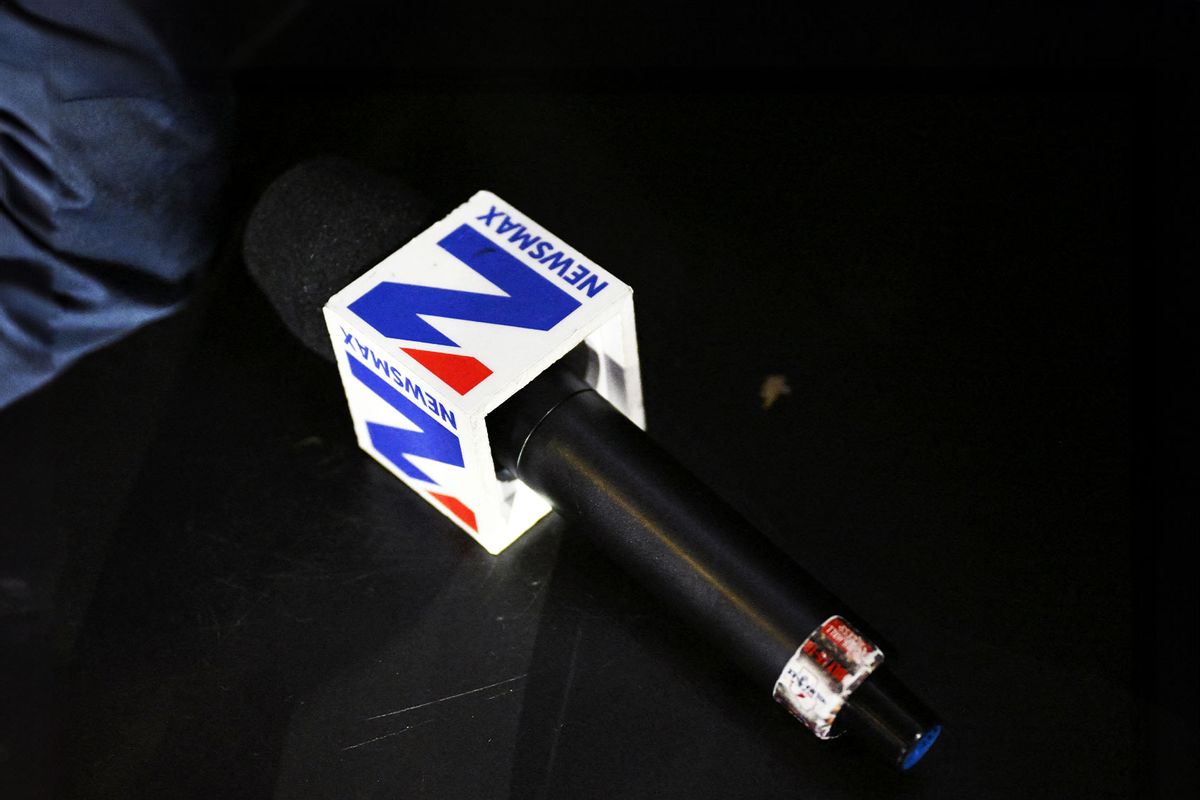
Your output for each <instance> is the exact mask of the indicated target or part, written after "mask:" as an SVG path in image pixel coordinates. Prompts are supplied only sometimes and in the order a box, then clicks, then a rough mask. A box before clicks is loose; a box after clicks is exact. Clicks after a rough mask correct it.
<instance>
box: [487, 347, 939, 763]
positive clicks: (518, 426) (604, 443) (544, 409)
mask: <svg viewBox="0 0 1200 800" xmlns="http://www.w3.org/2000/svg"><path fill="white" fill-rule="evenodd" d="M488 430H489V434H490V437H491V440H492V449H493V452H494V454H495V456H496V460H497V463H498V464H499V465H500V466H501V467H502V468H504V469H507V470H509V471H511V472H512V473H513V474H515V475H517V476H518V477H520V479H521V480H522V481H524V482H525V483H526V484H528V485H529V486H530V487H532V488H533V489H534V490H536V491H537V492H538V493H540V494H541V495H542V496H543V497H545V498H546V499H547V500H548V501H549V502H550V503H551V505H553V506H554V508H555V510H557V511H558V512H559V513H560V514H562V515H563V516H564V517H566V518H568V519H571V520H574V521H576V522H577V523H579V527H580V529H581V530H583V531H585V532H587V533H588V534H589V535H591V536H592V537H594V538H595V540H596V541H597V542H598V543H599V544H600V546H601V547H602V548H603V549H604V550H605V551H607V552H608V553H609V554H610V555H611V556H612V557H613V558H614V559H615V560H616V561H618V562H619V563H621V564H622V565H623V566H625V567H626V568H627V569H628V570H629V571H630V572H631V573H633V574H634V575H635V576H636V577H637V578H639V579H640V580H641V581H642V583H643V584H644V585H645V586H646V587H648V588H649V589H650V590H651V591H654V592H656V593H657V594H658V595H659V596H660V597H661V598H662V599H663V600H664V601H665V602H667V603H668V604H669V605H670V606H671V607H672V608H673V609H674V610H675V612H676V613H678V614H679V615H681V616H682V617H683V618H685V619H686V620H688V621H689V622H690V623H691V624H693V625H694V626H695V627H696V628H697V629H698V630H700V631H701V632H703V633H705V634H708V635H709V636H710V637H712V639H713V640H714V643H715V644H716V645H718V646H719V647H720V648H721V650H722V651H723V652H724V653H725V654H726V655H728V656H729V657H730V658H731V659H732V660H733V661H735V662H736V663H738V664H739V665H740V666H741V667H742V668H743V669H744V670H745V671H746V673H747V674H748V675H749V676H750V678H751V679H752V680H753V681H754V682H755V683H756V684H757V685H759V686H760V687H762V691H763V693H764V695H767V696H769V695H770V694H771V693H772V692H773V690H774V687H775V682H776V680H777V679H778V678H779V675H780V673H781V672H782V671H783V669H784V666H785V665H786V664H787V663H788V660H789V659H790V658H791V657H792V655H793V654H794V653H795V652H796V650H797V648H798V647H800V645H801V644H802V643H803V642H804V641H805V639H807V638H808V637H809V636H810V635H811V634H812V633H813V631H815V630H816V629H817V628H818V627H819V626H820V625H821V624H822V623H823V622H825V620H827V619H829V618H830V617H831V616H834V615H835V614H836V615H843V616H847V617H848V618H850V621H851V622H852V623H853V624H855V625H860V624H861V623H860V621H858V620H854V619H853V618H852V617H851V615H850V614H849V613H848V609H847V607H846V605H845V604H844V603H842V602H840V601H839V600H837V598H835V597H834V596H833V595H832V594H831V593H830V592H829V591H827V590H826V589H825V588H824V587H822V586H821V585H820V584H819V583H818V582H817V581H816V580H815V579H814V578H813V577H812V576H810V575H809V574H808V573H806V572H805V571H804V570H802V569H801V568H800V567H799V566H798V565H797V564H796V563H795V562H794V561H793V560H792V559H790V558H789V557H788V556H787V555H786V554H784V553H783V552H781V551H780V550H779V549H778V548H776V547H775V546H774V545H773V544H772V543H771V542H770V541H769V540H768V539H767V538H766V537H765V536H764V535H763V534H761V533H760V532H759V531H758V530H756V529H755V528H754V527H753V526H752V525H751V524H750V523H749V522H747V521H746V520H745V519H744V518H743V517H742V516H741V515H740V514H739V513H738V512H737V511H735V510H734V509H733V508H732V507H730V506H729V504H727V503H726V502H725V501H724V500H722V499H721V498H720V497H718V496H717V495H716V494H715V493H714V492H712V491H711V490H710V489H708V488H707V487H706V486H704V485H703V484H702V483H701V482H700V481H699V480H698V479H696V478H695V477H694V476H693V475H692V474H691V473H690V472H689V471H688V470H687V469H686V468H684V467H683V466H682V465H681V464H680V463H679V462H678V461H676V460H675V459H674V458H672V457H671V456H670V455H669V454H668V453H666V452H665V451H664V450H662V449H661V448H660V447H659V446H658V445H656V444H655V443H654V442H653V441H652V440H651V439H650V438H649V437H648V436H647V435H646V433H645V432H644V431H642V430H641V429H640V428H638V427H637V426H636V425H635V424H634V423H633V422H631V421H630V420H629V419H628V418H627V417H625V415H623V414H622V413H621V412H620V411H618V410H617V409H616V408H615V407H613V406H612V405H611V404H610V403H608V401H606V400H605V399H604V398H602V397H601V396H600V395H599V394H597V393H596V392H595V391H594V390H593V389H591V388H590V387H589V386H588V385H587V384H586V383H584V382H583V381H582V380H581V379H580V378H578V377H577V376H576V375H575V374H573V373H572V372H571V371H570V370H568V369H566V368H565V367H563V366H561V365H559V366H556V367H553V368H551V369H550V370H548V371H547V372H545V373H543V375H541V376H539V377H538V378H537V379H536V380H534V381H533V382H532V383H531V384H530V385H529V386H527V387H525V388H524V389H522V390H521V391H520V392H518V393H517V394H516V395H514V396H513V397H512V398H511V399H509V400H508V401H507V402H506V403H504V404H503V405H502V406H501V407H500V408H498V409H496V410H495V411H494V412H492V414H491V415H490V416H489V418H488ZM836 725H837V727H836V728H835V730H837V729H845V730H848V731H851V732H854V733H863V734H866V735H865V736H863V738H864V739H867V740H870V741H871V742H872V744H874V745H875V746H876V748H877V749H882V751H883V755H884V756H885V757H886V758H887V759H888V760H889V761H892V762H894V763H895V764H896V765H897V766H901V767H908V766H911V765H912V764H913V763H916V761H917V760H918V759H919V758H920V756H921V754H923V752H924V750H925V749H927V747H928V746H929V745H930V744H932V741H933V739H934V738H935V737H936V735H937V731H938V724H937V721H936V718H935V717H934V715H933V713H932V712H931V711H929V709H928V708H926V707H925V705H924V704H923V703H921V702H920V701H919V700H918V699H917V698H916V697H914V696H913V695H912V694H911V693H910V692H908V691H907V690H906V689H905V688H904V687H903V686H902V685H900V684H899V682H898V681H897V680H896V679H895V678H894V677H893V676H892V675H891V674H890V672H889V671H888V669H887V667H886V666H883V665H881V666H880V667H879V668H877V669H876V670H875V671H874V672H873V673H872V674H871V675H870V676H869V677H868V678H867V679H866V681H865V683H863V684H862V685H860V686H859V687H858V688H857V689H856V690H855V691H854V692H852V693H851V694H850V696H849V698H848V699H847V701H846V704H845V705H844V706H843V708H842V711H841V713H839V715H838V717H837V720H836Z"/></svg>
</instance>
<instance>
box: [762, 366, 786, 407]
mask: <svg viewBox="0 0 1200 800" xmlns="http://www.w3.org/2000/svg"><path fill="white" fill-rule="evenodd" d="M791 393H792V387H790V386H788V382H787V376H786V375H768V376H767V377H766V378H764V379H763V382H762V388H761V389H759V390H758V396H759V397H761V398H762V403H763V404H762V407H763V410H764V411H766V410H767V409H769V408H770V407H771V406H773V405H775V401H776V400H778V399H779V398H780V397H782V396H783V395H785V394H791Z"/></svg>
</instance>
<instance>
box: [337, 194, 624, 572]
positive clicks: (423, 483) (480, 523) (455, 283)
mask: <svg viewBox="0 0 1200 800" xmlns="http://www.w3.org/2000/svg"><path fill="white" fill-rule="evenodd" d="M325 319H326V322H327V324H328V326H329V335H330V337H331V338H332V340H333V347H334V352H335V353H336V354H337V360H338V368H339V370H340V372H341V376H342V384H343V386H344V387H345V390H346V399H347V401H348V402H349V405H350V414H351V416H352V417H353V420H354V429H355V433H356V434H357V437H358V443H359V445H360V446H361V447H362V448H363V449H364V450H366V451H367V452H368V453H369V454H370V455H371V456H372V457H374V458H375V460H377V461H378V462H379V463H380V464H382V465H383V466H384V467H386V468H387V469H388V470H389V471H391V472H392V474H394V475H395V476H396V477H398V478H399V479H400V480H402V481H404V483H406V484H407V485H408V486H409V487H410V488H412V489H413V490H414V491H415V492H417V493H418V494H419V495H421V496H422V497H423V498H425V499H426V500H427V501H428V502H429V503H431V504H432V505H433V506H434V507H435V508H437V509H438V510H439V511H441V512H442V513H443V514H445V515H446V516H447V517H449V518H450V519H451V520H452V521H453V522H455V523H456V524H457V525H458V526H459V527H461V528H462V529H463V530H465V531H466V532H467V533H469V534H470V535H471V536H472V537H474V538H475V540H476V541H478V542H479V543H480V544H481V545H483V547H484V548H486V549H487V551H488V552H490V553H493V554H494V553H499V552H500V551H501V550H503V549H504V548H505V547H507V546H508V545H509V544H511V543H512V542H513V541H515V540H516V539H517V538H518V537H520V536H521V534H522V533H524V532H525V531H526V530H528V529H529V528H530V527H531V526H532V525H533V524H534V523H535V522H537V521H538V520H539V519H541V518H542V517H543V516H545V515H546V513H547V512H549V510H550V506H549V504H547V503H546V501H545V500H544V499H542V498H541V497H540V496H539V495H537V494H536V493H535V492H534V491H533V490H532V489H530V488H529V487H527V486H525V485H524V484H523V483H521V482H520V481H517V480H504V481H502V480H500V478H499V477H498V476H497V474H496V466H495V464H494V461H493V458H492V451H491V446H490V444H489V441H488V431H487V425H486V417H487V415H488V414H489V413H490V412H491V411H493V410H494V409H495V408H497V407H498V406H499V405H500V404H501V403H503V402H504V401H505V400H507V399H508V398H509V397H511V396H512V395H513V394H515V393H516V392H517V391H518V390H519V389H521V388H522V387H524V386H525V385H526V384H528V383H529V382H530V381H531V380H533V379H534V378H535V377H537V376H538V375H539V374H541V372H543V371H544V370H545V369H546V368H547V367H549V366H550V365H551V364H553V363H554V362H555V361H557V360H558V359H560V358H561V357H562V356H564V355H565V354H566V353H568V352H569V351H571V350H572V349H573V348H575V347H576V346H577V345H579V344H580V343H581V342H583V343H586V345H587V347H588V348H589V349H590V350H591V351H592V353H593V354H594V355H595V358H593V359H591V361H592V363H593V364H594V365H596V369H594V370H590V371H589V372H594V373H595V374H589V375H588V376H587V379H588V380H589V382H590V383H592V385H593V386H594V388H595V389H596V391H597V392H598V393H599V394H600V395H601V396H603V397H604V398H605V399H607V400H608V401H609V402H610V403H612V404H613V405H614V406H616V407H617V408H618V409H620V410H621V411H622V412H623V413H624V414H625V415H626V416H627V417H629V418H630V419H631V420H633V421H634V422H635V423H636V424H638V425H639V426H642V427H644V426H645V415H644V411H643V406H642V387H641V375H640V372H639V367H638V351H637V337H636V333H635V330H634V317H633V290H632V289H630V287H629V286H627V285H626V284H624V283H622V282H621V281H619V280H618V279H617V278H615V277H614V276H613V275H612V274H611V273H609V272H608V271H607V270H605V269H603V268H601V267H600V266H598V265H597V264H596V263H595V262H594V261H591V260H590V259H587V258H584V257H583V255H582V254H580V253H579V252H578V251H576V250H574V249H573V248H571V247H570V246H568V245H567V244H566V243H564V242H563V240H562V239H560V238H558V237H557V236H554V235H553V234H551V233H550V232H549V231H547V230H546V229H545V228H543V227H541V226H540V225H538V224H537V223H535V222H533V221H532V220H530V219H529V217H527V216H526V215H524V214H522V213H521V212H520V211H518V210H517V209H515V208H513V207H512V206H511V205H510V204H508V203H506V202H505V201H503V200H501V199H500V198H499V197H497V196H496V195H494V194H492V193H490V192H478V193H476V194H475V195H474V196H473V197H472V198H471V199H470V200H468V201H467V202H466V203H464V204H463V205H461V206H459V207H458V208H457V209H455V210H454V211H453V212H451V213H450V214H449V215H448V216H447V217H445V218H444V219H442V220H441V221H439V222H437V223H435V224H434V225H433V226H431V227H430V228H429V229H428V230H425V231H424V232H422V233H420V234H419V235H417V236H416V237H414V238H413V239H412V240H411V241H409V242H408V243H407V244H405V245H404V246H403V247H401V248H400V249H399V250H397V251H396V252H395V253H393V254H392V255H390V256H388V257H387V258H385V259H384V260H383V261H382V262H381V263H379V264H378V265H377V266H375V267H373V268H371V269H370V270H368V271H367V272H366V273H365V274H363V275H362V276H361V277H359V278H358V279H357V280H355V281H354V282H353V283H351V284H350V285H349V286H347V287H346V288H344V289H342V290H341V291H340V292H338V293H337V294H335V295H334V296H333V297H332V298H330V299H329V302H328V303H327V304H326V305H325Z"/></svg>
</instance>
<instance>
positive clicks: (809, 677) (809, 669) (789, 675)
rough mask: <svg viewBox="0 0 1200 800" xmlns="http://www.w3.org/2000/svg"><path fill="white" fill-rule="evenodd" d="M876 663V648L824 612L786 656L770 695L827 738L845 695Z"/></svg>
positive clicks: (880, 657)
mask: <svg viewBox="0 0 1200 800" xmlns="http://www.w3.org/2000/svg"><path fill="white" fill-rule="evenodd" d="M882 663H883V651H882V650H880V649H879V648H878V647H876V646H875V645H874V644H872V643H871V642H869V641H868V640H867V639H866V638H865V637H864V636H863V635H862V634H861V633H859V632H858V631H856V630H855V629H854V628H853V627H851V625H850V623H848V622H846V620H844V619H842V618H841V617H830V618H829V619H827V620H825V622H824V623H823V624H822V625H821V627H819V628H817V629H816V630H815V631H813V632H812V633H811V634H809V637H808V638H807V639H805V640H804V643H803V644H801V645H800V649H798V650H797V651H796V654H795V655H793V656H792V657H791V658H790V659H788V662H787V664H786V665H785V666H784V668H783V672H782V673H780V675H779V680H777V681H776V682H775V701H776V702H778V703H782V704H783V705H784V706H785V707H786V708H787V710H788V711H789V712H791V715H792V716H793V717H795V718H796V719H798V720H800V721H801V722H803V723H804V724H805V726H806V727H807V728H808V729H809V730H811V731H812V732H813V733H815V734H816V735H817V737H818V738H820V739H828V738H829V732H830V729H831V728H832V727H833V721H834V719H835V718H836V717H837V715H838V712H839V711H841V710H842V706H843V705H844V704H845V702H846V698H847V697H849V696H850V693H851V692H853V691H854V690H855V689H857V688H858V686H859V684H861V683H862V682H863V681H864V680H866V678H867V676H868V675H870V674H871V673H872V672H873V671H874V670H875V668H876V667H877V666H879V665H880V664H882Z"/></svg>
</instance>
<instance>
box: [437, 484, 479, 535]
mask: <svg viewBox="0 0 1200 800" xmlns="http://www.w3.org/2000/svg"><path fill="white" fill-rule="evenodd" d="M429 494H430V495H431V496H432V497H433V498H434V499H436V500H437V501H438V502H439V503H441V504H442V505H444V506H445V507H446V508H448V509H450V513H451V514H453V515H454V516H456V517H458V518H459V519H461V520H462V521H463V522H465V523H467V526H468V527H470V529H471V530H473V531H475V532H476V533H479V528H477V527H476V526H475V512H474V511H472V510H471V509H469V508H467V507H466V506H465V505H463V501H462V500H459V499H458V498H457V497H451V496H450V495H448V494H438V493H437V492H430V493H429Z"/></svg>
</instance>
